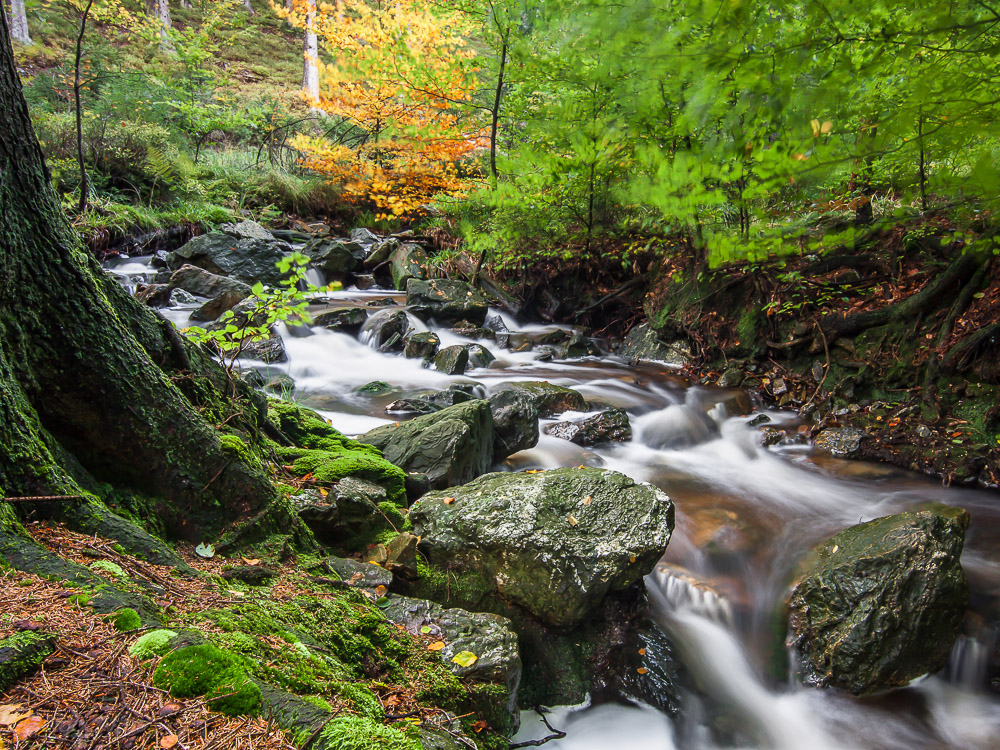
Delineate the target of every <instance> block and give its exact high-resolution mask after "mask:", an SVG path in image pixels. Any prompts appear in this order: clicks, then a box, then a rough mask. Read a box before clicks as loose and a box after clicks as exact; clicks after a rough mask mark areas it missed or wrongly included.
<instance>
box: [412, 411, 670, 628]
mask: <svg viewBox="0 0 1000 750" xmlns="http://www.w3.org/2000/svg"><path fill="white" fill-rule="evenodd" d="M472 403H475V402H472ZM453 408H454V407H453ZM424 419H426V417H424ZM410 519H411V520H412V522H413V532H414V533H415V534H416V535H417V536H419V537H420V539H421V541H420V550H421V552H422V553H423V554H424V555H426V557H427V560H428V562H429V563H430V564H431V565H433V566H436V567H438V568H442V569H445V570H457V571H460V573H459V575H460V576H461V577H462V578H464V579H465V582H464V584H463V590H464V591H465V592H480V593H479V596H478V597H477V599H478V601H471V602H467V603H463V602H457V603H459V604H462V605H463V606H468V605H472V606H473V607H474V608H478V607H484V609H487V610H489V609H490V608H491V604H493V606H496V602H495V597H498V596H499V597H501V598H502V600H503V602H509V603H513V604H516V605H518V606H519V607H521V608H522V609H523V610H525V611H527V612H529V613H530V614H531V615H532V616H533V617H535V618H537V619H538V620H540V621H542V622H543V623H546V624H547V625H549V626H555V627H560V628H562V627H571V626H573V625H576V624H578V623H579V622H581V621H582V620H583V619H584V618H586V617H587V615H588V614H589V613H591V612H592V611H593V610H594V609H595V608H597V607H598V606H599V605H600V604H601V602H602V601H603V600H604V598H605V596H606V595H607V594H608V593H610V592H612V591H622V590H624V589H627V588H629V587H630V586H632V585H633V584H635V583H637V582H638V581H640V580H641V579H642V577H643V576H644V575H646V574H647V573H649V572H650V571H651V570H652V569H653V566H654V565H655V564H656V562H657V561H658V560H659V559H660V557H661V556H662V555H663V552H664V550H665V549H666V547H667V542H668V541H669V540H670V534H671V532H672V530H673V525H674V506H673V503H672V502H671V501H670V498H668V497H667V496H666V494H664V493H663V492H662V491H660V490H658V489H657V488H656V487H653V486H652V485H650V484H645V483H641V484H640V483H636V482H634V481H633V480H631V479H629V478H628V477H627V476H625V475H624V474H619V473H618V472H614V471H604V470H601V469H592V468H582V469H581V468H576V469H556V470H554V471H547V472H540V473H537V474H513V473H498V474H487V475H486V476H483V477H480V478H479V479H476V480H474V481H472V482H469V483H468V484H466V485H464V486H462V487H452V488H450V489H449V490H448V491H447V492H431V493H429V494H427V495H425V496H424V497H422V498H421V499H420V500H418V501H417V502H416V503H415V504H414V505H413V507H412V508H411V511H410ZM456 595H457V596H474V594H471V593H466V594H462V593H459V592H456Z"/></svg>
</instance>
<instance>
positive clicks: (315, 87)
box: [302, 0, 319, 109]
mask: <svg viewBox="0 0 1000 750" xmlns="http://www.w3.org/2000/svg"><path fill="white" fill-rule="evenodd" d="M307 5H308V8H309V10H308V12H307V13H306V26H305V32H304V35H303V45H302V91H303V92H304V93H305V95H306V98H307V99H308V100H309V106H310V108H312V109H315V108H317V107H318V106H319V68H318V67H317V65H316V61H317V60H318V59H319V43H318V42H317V39H316V26H315V24H316V0H307Z"/></svg>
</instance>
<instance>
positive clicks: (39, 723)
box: [14, 716, 45, 742]
mask: <svg viewBox="0 0 1000 750" xmlns="http://www.w3.org/2000/svg"><path fill="white" fill-rule="evenodd" d="M44 726H45V719H43V718H42V717H41V716H29V717H28V718H27V719H24V720H23V721H21V722H19V723H18V725H17V726H16V727H14V738H15V739H16V740H18V741H19V742H20V741H21V740H26V739H28V738H29V737H34V736H35V735H36V734H38V733H39V732H40V731H41V730H42V727H44Z"/></svg>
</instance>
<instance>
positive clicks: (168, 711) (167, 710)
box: [156, 703, 183, 716]
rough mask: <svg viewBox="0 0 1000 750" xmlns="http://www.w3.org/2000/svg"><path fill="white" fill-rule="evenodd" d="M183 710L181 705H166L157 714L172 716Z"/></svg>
mask: <svg viewBox="0 0 1000 750" xmlns="http://www.w3.org/2000/svg"><path fill="white" fill-rule="evenodd" d="M182 708H183V706H181V704H180V703H164V704H163V706H162V707H161V708H160V710H159V711H157V712H156V715H157V716H172V715H173V714H175V713H177V712H178V711H180V710H181V709H182Z"/></svg>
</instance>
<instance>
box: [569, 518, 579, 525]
mask: <svg viewBox="0 0 1000 750" xmlns="http://www.w3.org/2000/svg"><path fill="white" fill-rule="evenodd" d="M566 520H567V521H569V525H570V526H576V525H577V524H578V523H580V522H579V521H577V520H576V519H575V518H574V517H573V516H566Z"/></svg>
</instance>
